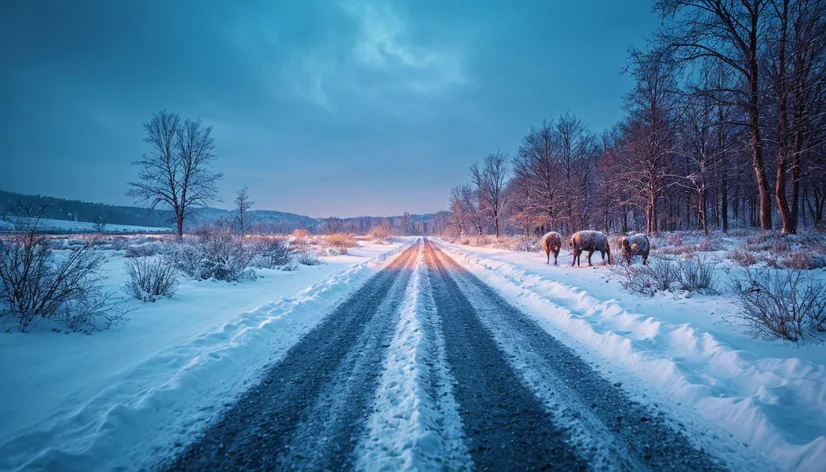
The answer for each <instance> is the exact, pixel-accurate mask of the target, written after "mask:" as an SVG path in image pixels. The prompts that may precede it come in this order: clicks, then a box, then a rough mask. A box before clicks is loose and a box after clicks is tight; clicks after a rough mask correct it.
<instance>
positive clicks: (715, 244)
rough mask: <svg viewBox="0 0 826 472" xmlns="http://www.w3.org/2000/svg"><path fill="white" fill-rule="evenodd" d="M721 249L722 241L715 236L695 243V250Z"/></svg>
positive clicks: (709, 250) (712, 250) (710, 250)
mask: <svg viewBox="0 0 826 472" xmlns="http://www.w3.org/2000/svg"><path fill="white" fill-rule="evenodd" d="M723 249H724V248H723V242H722V241H720V240H719V239H716V238H705V239H703V240H702V241H700V243H699V244H697V252H715V251H722V250H723Z"/></svg>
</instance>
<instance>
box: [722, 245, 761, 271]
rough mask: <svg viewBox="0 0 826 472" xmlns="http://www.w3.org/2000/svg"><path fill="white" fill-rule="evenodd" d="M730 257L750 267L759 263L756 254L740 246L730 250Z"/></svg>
mask: <svg viewBox="0 0 826 472" xmlns="http://www.w3.org/2000/svg"><path fill="white" fill-rule="evenodd" d="M728 258H729V259H731V260H732V261H734V262H736V263H737V264H739V265H741V266H743V267H750V266H753V265H754V264H757V258H756V257H754V254H752V253H750V252H748V251H744V250H743V249H740V248H736V249H734V250H733V251H731V252H729V253H728Z"/></svg>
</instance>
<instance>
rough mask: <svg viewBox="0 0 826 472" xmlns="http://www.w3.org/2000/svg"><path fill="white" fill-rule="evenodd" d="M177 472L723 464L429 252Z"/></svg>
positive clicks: (271, 379)
mask: <svg viewBox="0 0 826 472" xmlns="http://www.w3.org/2000/svg"><path fill="white" fill-rule="evenodd" d="M168 467H169V469H171V470H219V469H239V468H243V469H301V470H307V469H312V470H340V469H346V470H347V469H362V470H380V469H381V470H399V469H408V470H410V469H419V470H432V469H447V470H462V469H478V470H506V469H507V470H538V469H549V468H550V469H556V470H592V469H600V470H604V469H608V470H717V469H721V468H722V467H721V464H719V463H718V462H717V461H716V460H714V459H713V458H711V457H709V456H707V455H706V454H704V453H703V452H701V451H698V450H696V449H695V448H694V447H692V445H691V444H690V442H689V440H688V439H687V438H686V437H685V435H684V434H682V433H680V432H679V431H678V430H676V429H674V428H673V427H672V426H671V423H670V422H669V421H668V419H667V418H666V417H665V415H663V414H662V413H661V412H658V411H655V410H654V409H653V408H651V407H648V406H643V405H641V404H639V403H635V402H632V401H631V400H629V399H628V398H627V396H626V395H625V394H624V393H623V391H622V390H621V389H620V388H619V386H618V385H613V384H611V383H610V382H608V381H607V380H605V379H603V378H602V377H601V376H600V375H599V374H598V373H597V372H596V371H595V370H593V369H592V368H591V367H590V366H589V365H588V364H587V363H585V362H584V361H583V360H582V359H580V358H579V357H577V356H576V355H575V354H574V352H573V351H571V350H570V349H569V348H567V347H565V346H564V345H562V344H561V343H560V342H558V341H557V340H556V339H554V338H552V337H551V336H550V335H548V334H547V332H545V331H543V330H542V329H541V328H540V327H539V326H537V325H536V324H535V323H534V322H533V321H531V319H530V318H529V317H528V316H527V315H524V314H523V313H521V312H520V311H518V310H517V309H516V308H514V307H512V306H511V305H509V304H508V303H507V302H505V301H504V300H503V299H502V298H501V297H500V296H498V295H497V294H496V293H495V292H494V291H493V290H492V289H491V288H490V287H488V286H486V285H485V284H484V283H483V282H481V281H480V280H479V279H477V278H476V277H475V276H474V275H472V274H470V273H469V272H467V271H466V270H464V269H463V268H462V267H460V266H459V265H458V264H456V263H455V262H454V261H453V260H452V259H451V258H450V257H448V256H447V255H446V254H445V253H444V252H442V251H441V250H440V249H438V248H437V247H436V246H435V245H433V244H432V243H430V242H428V241H423V242H419V243H417V244H414V245H413V246H412V247H411V248H409V249H408V250H406V251H405V252H403V253H402V254H401V255H400V256H398V258H396V260H394V261H393V262H392V263H391V264H390V265H389V266H387V267H386V268H385V269H384V270H383V271H382V272H380V273H379V274H377V275H376V276H375V277H373V278H372V279H371V280H370V281H368V282H367V283H366V284H365V285H364V286H363V287H362V288H361V289H360V290H359V291H357V292H356V293H355V294H353V295H352V296H351V297H350V298H348V299H347V300H346V301H344V302H343V303H342V304H340V305H339V306H338V307H337V308H336V309H335V310H334V311H333V312H332V313H331V314H330V315H329V316H327V317H326V318H325V320H324V321H323V322H322V323H321V324H319V325H318V326H317V327H316V328H315V329H313V330H312V331H311V332H309V333H308V334H307V335H306V336H304V337H303V338H302V339H301V341H299V342H298V344H296V345H295V346H294V347H293V348H292V349H291V350H290V351H289V352H288V353H287V355H286V356H285V357H284V358H283V360H281V362H279V363H278V364H276V365H275V366H273V367H272V368H271V370H270V371H269V372H268V373H266V374H265V375H264V376H263V377H262V381H261V383H260V384H258V385H257V386H255V387H253V388H252V389H250V390H249V391H248V392H247V393H245V394H244V395H243V396H242V397H241V398H240V399H239V400H238V402H237V403H236V404H235V405H234V406H233V407H231V408H230V409H229V410H227V411H226V412H225V413H224V415H223V417H222V418H221V419H220V420H219V421H218V422H217V423H215V424H214V425H213V426H212V427H210V428H209V429H208V430H207V431H205V432H204V434H203V435H202V437H201V438H200V439H199V440H198V441H196V442H195V443H193V444H192V445H190V446H189V447H187V448H186V449H185V450H184V451H183V452H182V453H181V454H180V455H179V456H178V457H177V458H175V460H174V462H173V463H172V464H168Z"/></svg>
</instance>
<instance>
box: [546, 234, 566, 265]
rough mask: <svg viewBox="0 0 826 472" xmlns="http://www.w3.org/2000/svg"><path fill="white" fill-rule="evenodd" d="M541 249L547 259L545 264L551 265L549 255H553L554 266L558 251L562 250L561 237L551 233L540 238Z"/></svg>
mask: <svg viewBox="0 0 826 472" xmlns="http://www.w3.org/2000/svg"><path fill="white" fill-rule="evenodd" d="M542 249H544V250H545V257H546V258H547V260H546V261H545V264H550V263H551V253H554V265H556V259H557V258H558V257H559V250H560V249H562V235H561V234H559V233H557V232H556V231H551V232H550V233H548V234H546V235H545V236H542Z"/></svg>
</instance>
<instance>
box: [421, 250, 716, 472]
mask: <svg viewBox="0 0 826 472" xmlns="http://www.w3.org/2000/svg"><path fill="white" fill-rule="evenodd" d="M427 244H430V243H427ZM431 246H432V244H431ZM433 252H434V258H435V259H436V260H437V263H438V264H441V265H442V266H444V267H446V273H449V274H450V276H451V277H452V279H453V280H454V283H455V284H456V287H457V291H460V292H462V293H463V296H465V297H466V298H467V299H468V300H469V304H470V305H471V308H470V310H471V311H473V312H475V314H476V316H477V317H478V318H479V319H480V322H481V324H482V325H484V327H485V329H486V330H487V331H488V332H489V333H490V335H491V336H492V337H493V338H494V339H495V342H496V344H497V345H498V346H499V348H500V349H502V350H503V351H504V352H505V353H506V355H507V357H508V358H509V360H510V363H511V364H512V365H514V367H515V368H516V369H517V370H518V372H519V376H520V378H521V379H522V381H523V382H525V384H527V385H528V386H529V387H530V389H531V390H532V391H533V392H534V394H535V395H536V396H537V398H539V399H541V401H542V403H543V404H544V406H545V407H546V408H547V409H549V410H550V411H553V412H554V413H555V420H556V421H557V423H558V424H560V425H564V426H566V427H567V428H568V430H569V431H570V434H571V439H572V443H573V444H574V445H575V446H576V448H577V449H578V450H579V451H580V454H581V455H582V456H583V457H585V458H587V459H588V462H589V466H591V467H594V468H598V467H599V468H609V469H615V470H646V469H648V470H721V469H723V467H721V466H720V465H719V464H718V463H717V462H716V461H715V460H714V459H713V458H711V457H710V456H708V455H707V454H705V453H704V452H703V451H700V450H697V449H695V448H694V447H692V445H691V444H690V442H689V441H688V439H687V438H686V436H685V435H684V434H682V433H681V432H679V431H675V430H674V429H672V428H671V427H670V426H669V424H668V423H667V419H666V418H665V417H664V416H663V415H661V414H660V413H659V412H656V411H653V410H652V409H650V408H648V407H646V406H644V405H641V404H639V403H636V402H633V401H631V400H630V399H629V398H628V397H627V396H626V395H625V393H624V392H623V391H622V390H620V389H619V388H618V386H616V385H612V384H611V383H610V382H608V381H607V380H605V379H604V378H602V377H601V376H600V375H599V374H598V373H597V372H596V371H595V370H594V369H593V368H591V366H589V365H588V364H587V363H585V362H584V361H583V360H582V359H581V358H580V357H579V356H577V355H576V354H575V353H574V352H573V351H572V350H571V349H570V348H568V347H567V346H565V345H563V344H562V343H560V342H559V341H557V340H556V339H554V338H553V337H552V336H550V335H549V334H547V333H546V332H545V331H544V330H542V329H541V328H540V327H539V326H537V325H536V323H535V322H534V321H533V320H532V319H530V318H529V317H528V316H526V315H525V314H523V313H522V312H520V311H519V310H517V309H516V308H514V307H513V306H511V305H510V304H508V303H507V302H506V301H505V300H504V299H502V298H501V297H500V296H499V295H498V294H496V293H495V292H494V290H493V289H492V288H491V287H489V286H488V285H486V284H484V283H483V282H482V281H480V280H479V279H478V278H476V277H475V276H474V275H473V274H471V273H469V272H468V271H466V270H465V269H464V268H462V267H461V266H459V265H458V264H457V263H456V262H455V261H453V259H451V258H450V257H449V256H447V255H446V254H445V253H444V252H442V251H441V250H440V249H436V248H434V249H433Z"/></svg>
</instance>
